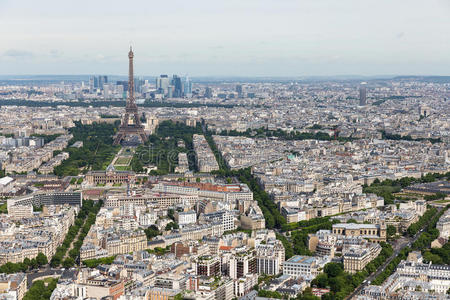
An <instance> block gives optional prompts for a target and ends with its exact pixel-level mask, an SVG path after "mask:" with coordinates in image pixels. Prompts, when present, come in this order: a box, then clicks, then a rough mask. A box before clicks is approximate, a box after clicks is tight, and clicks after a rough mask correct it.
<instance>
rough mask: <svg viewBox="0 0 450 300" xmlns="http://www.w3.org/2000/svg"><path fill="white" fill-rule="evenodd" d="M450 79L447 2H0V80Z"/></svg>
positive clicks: (433, 0) (35, 0) (11, 0)
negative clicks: (131, 72)
mask: <svg viewBox="0 0 450 300" xmlns="http://www.w3.org/2000/svg"><path fill="white" fill-rule="evenodd" d="M130 43H131V44H132V45H133V47H134V49H135V72H136V73H137V74H138V75H157V74H166V73H167V74H173V73H177V74H180V75H185V74H189V75H191V76H203V75H216V76H220V75H238V76H304V75H306V76H309V75H341V74H342V75H343V74H360V75H380V74H424V75H425V74H435V75H450V0H220V1H219V0H166V1H164V0H159V1H153V0H142V1H133V0H123V1H115V0H108V1H104V0H89V1H85V0H59V1H56V0H53V1H50V0H0V74H126V72H127V51H128V47H129V44H130Z"/></svg>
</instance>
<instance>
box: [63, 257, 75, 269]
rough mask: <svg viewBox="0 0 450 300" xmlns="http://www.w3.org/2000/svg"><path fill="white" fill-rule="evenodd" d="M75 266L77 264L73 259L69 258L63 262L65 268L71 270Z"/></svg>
mask: <svg viewBox="0 0 450 300" xmlns="http://www.w3.org/2000/svg"><path fill="white" fill-rule="evenodd" d="M74 264H75V260H74V259H73V258H71V257H68V258H66V259H65V260H64V261H63V267H64V268H71V267H73V265H74Z"/></svg>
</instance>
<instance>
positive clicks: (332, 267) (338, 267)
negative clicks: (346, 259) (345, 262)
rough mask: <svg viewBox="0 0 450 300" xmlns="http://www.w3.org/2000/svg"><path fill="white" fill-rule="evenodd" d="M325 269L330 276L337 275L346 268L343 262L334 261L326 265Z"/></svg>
mask: <svg viewBox="0 0 450 300" xmlns="http://www.w3.org/2000/svg"><path fill="white" fill-rule="evenodd" d="M324 271H325V273H327V275H328V277H337V276H339V275H340V274H341V273H342V272H343V271H344V268H343V266H342V264H340V263H333V262H332V263H328V264H326V265H325V268H324Z"/></svg>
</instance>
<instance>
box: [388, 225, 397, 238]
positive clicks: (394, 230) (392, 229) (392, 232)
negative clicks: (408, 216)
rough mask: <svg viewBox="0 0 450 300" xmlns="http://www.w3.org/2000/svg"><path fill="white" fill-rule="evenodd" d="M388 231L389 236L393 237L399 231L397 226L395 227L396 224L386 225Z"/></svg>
mask: <svg viewBox="0 0 450 300" xmlns="http://www.w3.org/2000/svg"><path fill="white" fill-rule="evenodd" d="M386 232H387V234H388V236H389V237H392V236H394V235H395V234H396V233H397V228H395V226H393V225H388V226H387V227H386Z"/></svg>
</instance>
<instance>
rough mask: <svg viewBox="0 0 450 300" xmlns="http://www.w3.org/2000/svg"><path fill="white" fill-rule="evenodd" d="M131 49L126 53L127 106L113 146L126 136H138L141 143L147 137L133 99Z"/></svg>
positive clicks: (132, 55)
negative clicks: (127, 61)
mask: <svg viewBox="0 0 450 300" xmlns="http://www.w3.org/2000/svg"><path fill="white" fill-rule="evenodd" d="M133 57H134V54H133V49H132V48H131V46H130V52H128V60H129V66H128V98H127V105H126V107H125V115H124V116H123V119H122V124H121V125H120V127H119V132H117V134H116V137H115V138H114V145H119V144H120V143H121V142H122V141H123V140H124V139H125V138H126V137H127V136H128V137H131V136H138V137H140V138H141V140H142V142H143V143H145V142H146V141H147V135H146V134H145V132H144V126H142V124H141V120H140V119H139V113H138V107H137V105H136V100H135V99H134V75H133Z"/></svg>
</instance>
